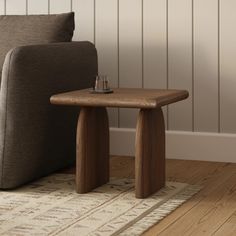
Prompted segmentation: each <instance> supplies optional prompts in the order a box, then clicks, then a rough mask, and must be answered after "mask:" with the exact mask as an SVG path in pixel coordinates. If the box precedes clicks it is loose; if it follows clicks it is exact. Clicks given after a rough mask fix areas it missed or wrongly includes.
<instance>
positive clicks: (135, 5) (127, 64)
mask: <svg viewBox="0 0 236 236" xmlns="http://www.w3.org/2000/svg"><path fill="white" fill-rule="evenodd" d="M119 3H120V4H119V13H120V15H119V65H120V71H119V74H120V78H119V85H120V87H134V88H140V87H142V83H143V81H142V1H141V0H120V1H119ZM136 117H137V112H136V111H134V110H133V109H120V126H121V127H135V125H136Z"/></svg>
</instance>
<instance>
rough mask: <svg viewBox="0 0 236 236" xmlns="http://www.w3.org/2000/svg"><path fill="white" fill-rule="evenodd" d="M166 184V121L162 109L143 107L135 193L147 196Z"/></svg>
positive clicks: (137, 139)
mask: <svg viewBox="0 0 236 236" xmlns="http://www.w3.org/2000/svg"><path fill="white" fill-rule="evenodd" d="M164 186H165V123H164V117H163V113H162V110H161V108H160V109H141V110H140V112H139V116H138V122H137V128H136V141H135V194H136V197H137V198H145V197H148V196H149V195H151V194H152V193H155V192H156V191H158V190H159V189H161V188H162V187H164Z"/></svg>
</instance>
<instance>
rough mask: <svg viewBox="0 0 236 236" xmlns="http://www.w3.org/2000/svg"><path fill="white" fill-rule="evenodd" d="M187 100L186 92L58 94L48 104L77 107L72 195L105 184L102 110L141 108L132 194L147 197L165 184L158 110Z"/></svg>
mask: <svg viewBox="0 0 236 236" xmlns="http://www.w3.org/2000/svg"><path fill="white" fill-rule="evenodd" d="M187 97H188V92H187V91H185V90H158V89H121V88H120V89H114V93H111V94H91V93H90V92H89V90H88V89H85V90H78V91H72V92H68V93H63V94H57V95H54V96H52V97H51V99H50V101H51V103H52V104H57V105H72V106H73V105H74V106H81V111H80V115H79V119H78V126H77V154H76V155H77V157H76V191H77V192H78V193H86V192H89V191H91V190H92V189H94V188H96V187H98V186H100V185H103V184H105V183H107V182H108V181H109V125H108V116H107V111H106V107H126V108H140V112H139V115H138V121H137V130H136V143H135V150H136V153H135V191H136V197H137V198H145V197H148V196H149V195H150V194H152V193H154V192H156V191H158V190H159V189H160V188H162V187H163V186H164V185H165V124H164V118H163V113H162V109H161V107H162V106H164V105H167V104H170V103H174V102H177V101H180V100H183V99H186V98H187Z"/></svg>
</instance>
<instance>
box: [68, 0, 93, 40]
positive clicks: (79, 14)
mask: <svg viewBox="0 0 236 236" xmlns="http://www.w3.org/2000/svg"><path fill="white" fill-rule="evenodd" d="M94 3H95V0H73V1H72V10H73V11H74V12H75V25H76V27H75V33H74V39H73V40H80V41H81V40H86V41H90V42H94V17H95V16H94V11H95V6H94Z"/></svg>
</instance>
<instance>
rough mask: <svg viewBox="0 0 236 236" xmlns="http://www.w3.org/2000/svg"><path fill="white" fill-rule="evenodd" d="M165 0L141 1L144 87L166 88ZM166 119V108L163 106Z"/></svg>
mask: <svg viewBox="0 0 236 236" xmlns="http://www.w3.org/2000/svg"><path fill="white" fill-rule="evenodd" d="M166 8H167V1H166V0H145V1H144V2H143V69H144V71H143V75H144V78H143V79H144V88H160V89H165V88H167V48H166V47H167V32H166V31H167V9H166ZM164 115H165V120H166V108H164Z"/></svg>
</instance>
